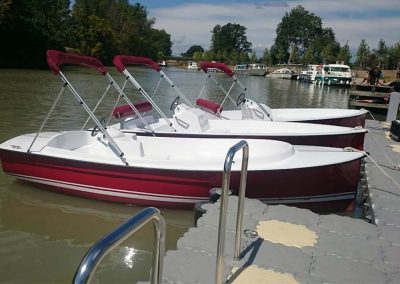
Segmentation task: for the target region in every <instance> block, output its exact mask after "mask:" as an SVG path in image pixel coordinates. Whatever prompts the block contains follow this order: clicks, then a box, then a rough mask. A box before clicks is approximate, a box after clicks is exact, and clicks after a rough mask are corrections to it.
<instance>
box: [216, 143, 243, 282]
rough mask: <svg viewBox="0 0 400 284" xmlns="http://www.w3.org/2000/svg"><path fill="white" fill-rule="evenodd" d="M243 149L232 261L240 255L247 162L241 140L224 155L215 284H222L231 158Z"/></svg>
mask: <svg viewBox="0 0 400 284" xmlns="http://www.w3.org/2000/svg"><path fill="white" fill-rule="evenodd" d="M242 148H243V155H242V168H241V171H240V185H239V201H238V210H237V216H236V235H235V248H234V260H235V261H237V260H238V259H239V255H240V241H241V232H242V223H243V208H244V197H245V192H246V179H247V166H248V161H249V145H248V143H247V142H246V141H245V140H241V141H239V142H238V143H236V144H235V145H234V146H232V147H231V148H230V149H229V150H228V153H227V155H226V158H225V164H224V173H223V176H222V192H221V199H220V214H219V230H218V246H217V263H216V272H215V283H222V273H223V268H224V266H223V255H224V250H225V232H226V215H227V207H228V200H227V198H228V191H229V183H230V177H231V168H232V163H233V157H234V156H235V154H236V152H238V151H239V150H240V149H242Z"/></svg>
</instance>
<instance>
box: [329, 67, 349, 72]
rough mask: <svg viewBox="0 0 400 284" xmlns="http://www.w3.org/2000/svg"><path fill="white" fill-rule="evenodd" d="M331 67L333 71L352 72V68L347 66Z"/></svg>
mask: <svg viewBox="0 0 400 284" xmlns="http://www.w3.org/2000/svg"><path fill="white" fill-rule="evenodd" d="M330 69H331V71H333V72H350V68H347V67H331V68H330Z"/></svg>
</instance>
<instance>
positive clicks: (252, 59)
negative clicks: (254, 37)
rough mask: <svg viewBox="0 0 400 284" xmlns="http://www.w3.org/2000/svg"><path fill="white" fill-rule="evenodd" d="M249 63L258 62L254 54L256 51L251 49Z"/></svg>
mask: <svg viewBox="0 0 400 284" xmlns="http://www.w3.org/2000/svg"><path fill="white" fill-rule="evenodd" d="M250 61H251V62H257V61H258V59H257V53H256V51H255V50H254V49H253V51H252V52H251V57H250Z"/></svg>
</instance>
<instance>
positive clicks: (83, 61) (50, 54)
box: [47, 49, 107, 75]
mask: <svg viewBox="0 0 400 284" xmlns="http://www.w3.org/2000/svg"><path fill="white" fill-rule="evenodd" d="M47 64H48V65H49V67H50V69H51V70H52V71H53V73H54V74H56V75H57V74H59V73H60V71H61V69H60V66H61V65H63V64H73V65H83V66H87V67H92V68H95V69H97V70H98V71H99V72H100V73H101V74H103V75H106V74H107V69H106V67H105V66H104V65H103V63H101V62H100V60H98V59H97V58H94V57H89V56H84V55H78V54H71V53H65V52H62V51H58V50H52V49H50V50H48V51H47Z"/></svg>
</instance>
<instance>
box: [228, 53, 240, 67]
mask: <svg viewBox="0 0 400 284" xmlns="http://www.w3.org/2000/svg"><path fill="white" fill-rule="evenodd" d="M238 60H239V53H238V51H237V50H236V49H234V50H232V51H231V53H230V54H229V59H228V63H229V64H231V65H236V64H237V63H238Z"/></svg>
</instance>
